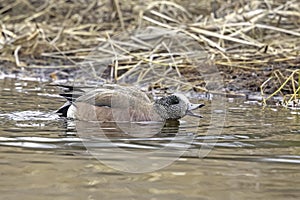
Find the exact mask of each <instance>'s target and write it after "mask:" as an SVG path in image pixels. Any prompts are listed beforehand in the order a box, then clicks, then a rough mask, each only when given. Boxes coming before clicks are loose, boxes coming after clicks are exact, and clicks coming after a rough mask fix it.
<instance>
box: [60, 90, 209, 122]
mask: <svg viewBox="0 0 300 200" xmlns="http://www.w3.org/2000/svg"><path fill="white" fill-rule="evenodd" d="M65 87H66V88H67V89H68V92H66V93H64V94H61V96H64V97H65V98H66V99H67V100H68V102H67V103H65V104H64V105H63V106H62V107H61V108H60V109H59V110H58V111H57V113H58V114H60V115H61V116H63V117H68V118H74V119H78V120H84V121H104V122H105V121H131V122H138V121H160V122H162V121H166V120H178V119H180V118H182V117H184V116H185V115H191V116H194V117H198V118H201V117H202V116H201V115H198V114H194V113H193V112H192V110H195V109H198V108H201V107H203V106H204V104H193V103H190V101H189V100H188V99H187V97H185V96H184V95H182V94H172V95H169V96H166V97H162V98H160V99H157V100H155V101H154V102H151V101H150V99H149V98H148V96H147V95H146V94H145V93H143V92H141V91H140V90H137V89H136V88H133V87H123V86H118V85H103V86H102V87H101V88H96V89H95V88H73V87H71V86H70V87H69V86H65Z"/></svg>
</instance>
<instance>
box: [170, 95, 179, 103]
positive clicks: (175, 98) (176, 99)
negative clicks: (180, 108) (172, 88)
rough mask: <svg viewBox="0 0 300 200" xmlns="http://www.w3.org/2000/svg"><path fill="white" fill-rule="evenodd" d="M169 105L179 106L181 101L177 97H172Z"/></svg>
mask: <svg viewBox="0 0 300 200" xmlns="http://www.w3.org/2000/svg"><path fill="white" fill-rule="evenodd" d="M167 101H168V104H170V105H172V104H179V99H178V97H177V96H174V95H171V96H169V98H168V99H167Z"/></svg>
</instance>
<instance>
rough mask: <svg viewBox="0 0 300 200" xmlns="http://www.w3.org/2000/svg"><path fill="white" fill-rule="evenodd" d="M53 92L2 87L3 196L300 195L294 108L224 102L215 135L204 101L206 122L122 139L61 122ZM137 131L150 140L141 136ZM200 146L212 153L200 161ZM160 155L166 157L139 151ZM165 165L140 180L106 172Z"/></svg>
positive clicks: (20, 84) (31, 85)
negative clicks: (222, 117)
mask: <svg viewBox="0 0 300 200" xmlns="http://www.w3.org/2000/svg"><path fill="white" fill-rule="evenodd" d="M59 92H60V91H59V89H58V88H55V87H52V86H48V85H47V84H46V83H38V82H34V81H24V80H23V81H20V80H14V79H2V80H0V105H1V106H0V125H1V126H0V158H1V159H0V172H1V183H0V184H1V187H0V191H1V193H0V197H1V199H17V198H22V199H53V198H58V199H207V200H210V199H272V200H274V199H299V198H300V192H299V191H300V190H299V189H300V179H299V178H300V171H299V167H300V125H299V122H300V115H299V112H297V111H290V110H287V109H283V108H268V107H267V108H262V107H261V106H260V105H258V104H257V103H256V102H254V101H249V100H245V99H227V100H226V109H225V110H226V119H225V124H224V127H223V129H222V133H221V134H213V133H214V132H213V131H212V132H210V133H212V134H207V130H209V129H211V126H210V114H211V112H212V109H211V104H210V102H209V101H205V100H203V101H204V103H205V104H206V106H205V107H203V108H202V109H201V114H202V115H203V116H204V118H203V119H201V121H200V122H198V121H197V123H196V124H195V123H193V122H192V121H190V118H184V119H183V120H182V121H181V122H180V125H179V126H177V125H170V126H169V127H165V128H163V129H162V130H161V131H159V132H158V133H157V134H155V130H157V128H156V126H157V125H155V124H150V125H149V124H135V125H130V126H129V125H128V124H127V125H126V124H122V125H121V126H122V127H123V129H122V130H123V131H124V129H126V130H128V128H129V129H130V128H132V127H133V128H134V129H136V127H137V126H138V127H139V128H138V129H136V130H138V131H137V132H136V133H135V134H124V133H123V131H122V130H121V131H120V129H119V128H118V126H117V127H116V125H115V124H96V128H95V127H94V128H93V125H91V124H80V125H79V126H78V123H76V122H75V125H74V121H71V120H64V119H60V118H59V117H58V116H57V115H56V114H55V113H54V112H55V109H57V108H58V107H59V106H61V105H62V104H63V103H64V100H63V99H62V98H60V97H59V96H58V95H57V94H58V93H59ZM99 126H101V131H99V129H98V131H99V132H97V131H95V130H97V128H99ZM119 126H120V125H119ZM127 126H129V127H127ZM78 127H79V128H78ZM149 127H150V128H149ZM145 128H147V130H148V131H149V130H150V131H149V132H148V133H151V134H150V135H147V134H146V135H145V134H144V135H139V134H138V133H140V132H143V133H145V131H142V130H145ZM83 130H87V131H83ZM130 130H132V129H130ZM153 130H154V131H153ZM82 133H84V134H87V135H82ZM152 133H153V134H152ZM85 137H86V138H85ZM84 139H86V140H85V141H83V140H84ZM215 142H216V144H215ZM86 146H87V147H88V149H89V151H88V150H87V149H86ZM116 147H118V148H119V149H121V150H124V152H126V154H123V151H120V152H117V153H116ZM212 147H213V148H212ZM201 148H202V149H204V150H207V149H211V148H212V150H211V151H210V152H209V154H208V155H207V156H205V157H204V158H203V157H201V156H200V157H199V149H201ZM160 149H167V150H168V151H163V152H160V153H156V154H151V155H150V154H147V153H149V152H150V153H151V152H156V151H157V150H160ZM128 152H131V153H130V154H128ZM178 152H180V155H181V156H180V158H176V156H177V155H178ZM137 155H138V156H137ZM140 155H148V156H144V157H141V156H140ZM95 156H96V158H98V159H99V158H101V159H100V161H101V162H100V161H99V160H98V159H96V158H95ZM174 158H175V161H172V160H173V159H174ZM166 160H167V161H168V160H169V161H170V163H169V164H166V166H165V167H162V168H161V169H159V170H155V171H151V172H148V173H125V172H123V171H118V170H115V169H114V168H112V166H116V165H117V164H119V165H120V166H121V167H126V163H129V162H130V163H131V164H132V163H133V165H130V166H131V167H132V166H143V164H145V163H147V165H153V164H154V163H155V164H157V163H158V164H159V163H161V162H163V161H166ZM110 164H111V165H110ZM146 167H147V166H146ZM136 169H137V172H138V170H140V168H139V167H137V168H136ZM130 170H133V168H130Z"/></svg>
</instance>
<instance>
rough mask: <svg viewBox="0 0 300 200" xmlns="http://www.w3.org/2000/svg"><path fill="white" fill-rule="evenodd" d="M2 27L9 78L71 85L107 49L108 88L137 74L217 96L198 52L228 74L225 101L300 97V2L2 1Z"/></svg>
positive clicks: (0, 44) (1, 48)
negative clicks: (246, 95) (62, 80)
mask: <svg viewBox="0 0 300 200" xmlns="http://www.w3.org/2000/svg"><path fill="white" fill-rule="evenodd" d="M0 25H1V27H0V31H1V35H0V55H1V56H0V63H1V67H0V69H2V71H3V72H2V73H26V72H30V73H38V75H40V73H41V71H42V72H43V73H45V72H47V73H49V74H50V76H51V78H53V79H56V78H59V77H60V76H63V77H68V76H69V75H70V74H72V72H73V71H74V70H75V69H77V68H78V63H82V62H83V61H86V60H87V56H89V55H91V52H95V47H99V46H100V47H102V49H100V50H99V49H98V50H99V53H101V52H102V53H103V52H105V53H106V54H105V56H106V57H104V56H102V57H101V56H100V57H98V58H99V59H98V60H97V58H95V56H94V57H93V59H94V61H95V59H96V60H97V63H98V64H99V63H101V64H103V63H105V62H103V59H104V58H110V59H111V58H113V59H111V62H110V63H106V64H107V69H106V70H104V71H102V76H101V77H100V78H101V79H102V78H106V79H107V78H109V79H110V80H113V81H120V80H121V79H122V78H124V77H125V75H129V74H130V75H131V76H132V74H134V75H136V76H137V77H138V78H136V79H134V80H135V81H141V80H144V79H145V77H147V76H151V77H153V76H154V75H155V76H158V74H160V75H163V76H165V77H166V76H167V77H169V81H168V80H167V81H166V80H165V79H164V78H163V76H158V78H157V79H155V80H151V81H152V82H153V85H152V86H154V85H156V86H157V85H159V87H165V86H166V87H168V86H169V84H171V83H176V84H177V86H178V87H183V88H184V89H185V90H191V89H194V90H197V91H198V90H199V91H208V90H209V91H211V89H210V88H209V86H208V85H207V83H205V82H207V80H205V77H201V76H200V75H197V76H195V70H196V69H197V67H198V66H199V65H205V66H206V65H207V67H209V66H210V65H209V64H207V63H206V62H204V61H203V60H196V61H195V60H193V59H190V55H189V54H188V53H189V50H190V49H192V50H190V51H191V52H194V51H193V50H194V49H195V44H197V45H199V49H201V50H204V51H205V52H207V55H208V56H207V60H209V61H210V62H213V64H214V66H217V69H218V70H219V71H221V74H222V77H223V78H224V84H225V88H226V91H224V92H226V93H234V94H236V93H238V92H241V91H245V92H247V91H252V92H253V91H260V92H261V94H262V95H263V97H264V102H265V103H267V102H268V100H269V99H270V98H271V97H273V96H274V95H282V96H285V99H286V101H285V102H284V103H285V104H288V103H290V102H291V101H292V100H294V99H297V98H299V93H300V92H299V91H300V89H299V88H300V78H299V77H300V72H299V68H300V67H299V66H300V64H299V60H300V55H299V53H300V2H299V1H297V0H288V1H285V0H265V1H260V0H254V1H244V0H228V1H222V0H209V1H187V0H186V1H179V0H178V1H176V0H174V1H148V0H147V1H137V0H136V1H127V0H106V1H99V0H47V1H46V0H45V1H39V0H0ZM149 26H151V27H153V29H152V31H148V30H149V29H146V27H149ZM136 30H139V31H138V32H135V31H136ZM141 30H142V32H141ZM155 30H156V32H155ZM132 31H133V32H134V33H135V34H134V35H133V37H131V36H132V34H128V35H127V38H126V36H125V35H126V34H127V33H132ZM164 31H171V32H172V31H173V32H175V33H176V34H180V37H182V38H181V39H180V41H181V43H182V44H184V45H185V47H186V48H185V52H186V54H183V52H180V53H179V54H178V49H179V47H180V42H178V44H177V45H176V46H174V48H173V49H170V48H169V45H171V44H174V43H172V41H171V40H168V41H166V42H165V41H163V42H161V40H162V38H163V39H165V38H164V35H163V34H161V33H163V32H164ZM124 33H126V34H124ZM138 34H139V36H141V35H142V37H138V36H137V35H138ZM153 35H155V36H153ZM116 36H117V37H116ZM120 36H122V37H120ZM149 37H150V38H149ZM125 38H126V39H125ZM99 44H104V45H99ZM105 44H109V45H107V46H108V49H105V48H104V47H103V46H105ZM130 44H131V45H130ZM190 44H192V45H191V46H189V45H190ZM191 52H190V53H191ZM176 53H177V54H176ZM93 55H95V54H93ZM116 55H117V56H116ZM120 58H121V59H120ZM100 60H101V62H100ZM168 63H169V64H168ZM170 63H171V64H170ZM85 64H86V63H85ZM83 66H85V65H83ZM207 67H205V68H207ZM149 69H151V70H149ZM149 71H152V72H155V73H154V74H153V73H152V74H151V73H149ZM209 73H210V74H211V73H214V72H209ZM103 74H106V77H103ZM124 74H125V75H124ZM183 74H185V77H187V78H185V79H184V80H183V79H181V77H182V75H183ZM94 75H95V76H97V77H98V76H100V75H99V74H98V73H95V74H94ZM198 76H199V77H200V78H197V77H198ZM170 77H172V78H170Z"/></svg>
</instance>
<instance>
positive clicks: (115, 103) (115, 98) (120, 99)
mask: <svg viewBox="0 0 300 200" xmlns="http://www.w3.org/2000/svg"><path fill="white" fill-rule="evenodd" d="M76 102H83V103H88V104H91V105H94V106H98V107H102V106H105V107H111V108H128V107H130V108H133V107H140V106H143V105H147V104H149V103H151V101H150V99H149V98H148V97H147V95H144V94H143V93H142V92H140V93H138V92H135V93H134V95H133V93H132V91H130V90H123V89H122V90H118V89H117V90H116V89H115V90H110V89H105V88H98V89H94V90H91V91H89V92H86V93H85V94H84V95H82V96H80V97H78V98H77V100H76Z"/></svg>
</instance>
